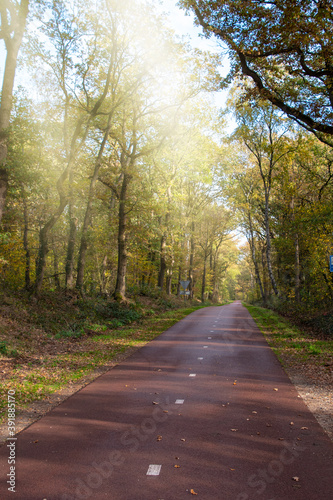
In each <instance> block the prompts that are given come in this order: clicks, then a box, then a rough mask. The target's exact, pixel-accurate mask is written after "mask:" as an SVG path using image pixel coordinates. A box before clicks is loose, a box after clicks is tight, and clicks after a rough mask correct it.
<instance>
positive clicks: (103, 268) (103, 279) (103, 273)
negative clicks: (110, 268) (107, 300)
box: [101, 255, 108, 293]
mask: <svg viewBox="0 0 333 500" xmlns="http://www.w3.org/2000/svg"><path fill="white" fill-rule="evenodd" d="M107 265H108V256H107V255H104V259H103V262H102V266H101V293H106V280H107V278H106V269H107Z"/></svg>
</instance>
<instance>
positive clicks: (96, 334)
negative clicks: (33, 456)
mask: <svg viewBox="0 0 333 500" xmlns="http://www.w3.org/2000/svg"><path fill="white" fill-rule="evenodd" d="M18 300H19V299H17V300H16V302H15V301H14V303H13V304H11V308H10V310H9V311H8V307H7V309H6V311H5V312H6V315H7V316H6V317H5V318H2V325H1V328H2V329H1V335H0V364H1V369H2V372H3V373H4V377H3V381H2V382H1V384H0V422H2V421H3V420H4V418H5V409H6V401H7V393H8V390H9V389H14V390H15V399H16V408H17V410H18V411H19V410H20V409H23V408H25V407H26V406H27V405H29V404H31V403H32V402H34V401H38V400H44V399H47V398H48V396H50V395H51V394H53V393H55V392H57V391H61V390H62V389H64V388H66V387H68V386H71V385H72V384H74V383H75V382H80V383H82V384H83V385H84V383H85V381H86V380H87V379H88V380H91V379H92V378H94V375H93V374H94V372H96V376H97V375H98V374H99V373H100V370H102V371H105V370H106V369H108V368H109V367H110V366H112V364H115V363H117V361H119V359H121V357H123V356H124V355H127V354H130V353H131V352H133V350H134V349H136V348H139V347H141V346H143V345H145V344H146V343H147V342H149V341H151V340H152V339H154V338H155V337H156V336H158V335H159V334H160V333H162V332H163V331H165V330H167V329H168V328H170V327H171V326H172V325H174V324H175V323H177V322H178V321H179V320H181V319H182V318H184V317H185V316H187V315H188V314H190V313H191V312H193V311H195V310H197V309H199V308H201V307H203V306H202V305H201V304H198V303H196V304H193V305H191V306H190V307H184V305H183V302H182V301H178V302H177V301H176V299H175V300H174V302H173V303H172V304H171V302H170V301H168V302H167V301H166V300H164V303H161V300H160V299H159V301H158V302H157V301H156V300H155V299H152V300H148V299H147V300H146V301H145V302H144V303H137V304H136V305H134V306H133V305H131V306H130V307H128V308H119V307H118V305H117V304H114V303H112V302H110V301H104V302H103V301H102V300H90V299H88V300H87V301H82V300H81V299H80V300H78V301H73V300H72V301H69V300H68V298H67V299H63V298H58V301H57V300H56V298H55V297H54V296H53V297H52V296H51V297H48V298H46V299H45V298H44V302H43V301H40V302H39V304H37V305H36V307H34V305H33V304H32V305H30V308H29V305H27V304H23V303H22V301H23V299H22V298H21V299H20V300H21V302H20V304H19V306H18ZM67 302H69V303H68V304H67ZM170 304H171V305H170ZM205 305H211V304H205ZM22 310H25V311H29V314H27V312H25V313H24V314H23V317H22V314H20V313H19V312H18V311H22ZM37 311H38V312H37ZM0 312H1V311H0ZM15 315H17V316H15ZM98 370H99V372H98ZM1 402H2V403H1Z"/></svg>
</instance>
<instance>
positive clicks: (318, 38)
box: [179, 0, 333, 145]
mask: <svg viewBox="0 0 333 500" xmlns="http://www.w3.org/2000/svg"><path fill="white" fill-rule="evenodd" d="M179 4H180V5H181V6H182V7H184V8H186V9H188V10H192V11H193V12H194V13H195V15H196V19H197V23H198V24H200V25H201V26H202V27H203V29H204V32H205V34H206V36H207V37H209V36H211V35H212V34H214V35H215V36H216V37H218V38H219V39H220V40H221V41H222V42H223V44H225V45H226V46H227V48H228V51H229V56H230V59H231V72H230V74H229V78H227V79H226V83H227V82H228V81H230V78H231V77H234V76H235V75H243V76H244V77H246V78H247V79H250V80H251V81H252V82H253V84H254V87H252V88H251V89H248V96H252V97H253V96H260V97H261V98H263V99H267V100H268V101H270V102H271V103H272V104H273V105H274V106H277V107H278V108H280V110H282V111H283V112H284V113H286V114H287V115H288V116H289V117H290V118H292V119H293V120H295V121H296V122H297V123H298V124H300V125H301V126H302V127H304V128H306V129H307V130H309V131H311V132H312V133H314V134H315V135H316V136H317V137H318V138H319V139H320V140H321V141H323V142H326V143H328V144H330V145H333V114H332V108H333V49H332V28H333V7H332V2H331V1H330V0H321V1H314V0H276V1H266V0H222V1H219V2H216V1H213V0H181V1H180V2H179Z"/></svg>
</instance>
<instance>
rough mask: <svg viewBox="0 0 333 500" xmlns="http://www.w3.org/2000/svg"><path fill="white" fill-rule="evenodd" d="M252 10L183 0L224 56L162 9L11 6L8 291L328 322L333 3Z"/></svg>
mask: <svg viewBox="0 0 333 500" xmlns="http://www.w3.org/2000/svg"><path fill="white" fill-rule="evenodd" d="M243 4H244V2H242V1H240V0H237V1H233V2H230V1H224V2H219V3H216V2H213V1H191V0H188V1H185V0H183V1H181V2H179V6H180V7H181V8H183V9H185V10H187V11H188V12H192V13H193V14H194V16H195V19H196V23H197V24H198V25H201V26H202V28H203V30H204V33H205V36H206V37H208V38H209V37H215V38H218V39H219V41H220V46H221V51H220V54H218V53H216V52H214V51H212V52H209V51H202V50H199V49H194V48H192V47H191V45H190V44H189V43H188V42H187V41H186V40H182V39H181V38H180V37H179V36H176V34H175V33H174V32H173V30H172V29H171V28H170V26H169V25H167V23H166V22H165V19H164V17H163V14H161V13H160V11H159V10H158V9H155V8H154V5H153V4H151V3H149V2H143V1H139V0H138V1H136V0H123V1H122V2H117V1H113V0H105V1H100V2H94V1H92V0H88V1H87V0H85V1H82V0H52V1H43V0H40V1H38V0H30V1H29V0H20V1H19V0H5V1H3V2H2V3H1V7H0V15H1V25H0V39H1V42H2V43H3V48H4V51H5V53H6V60H5V62H4V68H3V75H2V77H3V84H2V93H1V97H2V99H1V108H0V133H1V137H0V162H1V168H0V217H1V235H0V286H1V289H2V294H3V295H6V296H10V295H11V294H14V295H15V294H17V293H25V294H26V296H27V297H30V300H38V299H39V298H40V297H41V295H43V294H45V293H48V294H50V293H53V294H57V293H63V292H65V293H69V294H71V293H75V294H77V296H78V297H81V298H84V297H87V296H88V297H89V296H90V297H92V296H100V297H107V298H110V299H112V300H116V301H118V303H122V304H126V303H129V302H130V300H131V298H133V296H138V295H143V296H144V295H148V296H149V294H150V295H151V294H156V293H158V292H159V293H161V294H163V296H166V297H167V296H177V295H179V293H180V291H181V288H180V284H179V281H180V280H189V281H190V285H189V292H190V295H189V298H190V299H193V300H194V299H196V300H197V301H202V302H205V301H207V300H209V301H211V303H218V302H221V301H223V300H234V299H235V298H238V299H243V300H246V301H248V302H252V303H258V304H259V303H260V304H261V305H264V306H268V307H273V308H275V309H277V310H280V311H283V312H284V313H285V314H289V313H290V314H309V315H310V316H311V317H312V316H315V315H318V314H319V315H320V317H321V319H322V318H324V316H325V315H328V313H329V312H330V310H331V303H332V299H333V280H332V273H331V272H330V267H329V259H330V254H331V253H333V251H332V250H333V244H332V239H333V221H332V196H333V190H332V179H333V170H332V164H333V151H332V145H333V139H332V134H333V123H332V105H333V93H332V92H333V91H332V88H333V83H332V82H333V62H332V60H333V54H332V44H331V39H332V7H331V5H330V2H325V1H323V2H317V1H309V0H306V1H296V0H293V1H291V0H288V1H286V2H265V1H255V0H253V1H250V2H246V5H247V7H246V9H244V5H243ZM290 12H292V14H290ZM226 54H227V55H228V57H229V61H230V72H229V74H228V75H227V76H226V77H222V76H221V67H222V65H223V57H226ZM15 72H16V75H15ZM14 77H15V78H14ZM14 80H15V81H14ZM227 88H228V89H229V98H228V101H227V105H226V108H225V109H220V108H219V107H217V105H216V104H215V102H214V99H213V98H212V95H213V93H215V92H217V91H219V90H221V89H227ZM230 116H233V119H234V120H235V123H236V126H235V129H234V130H233V131H232V132H231V133H230V132H228V127H227V121H228V117H230ZM128 301H129V302H128ZM324 319H325V318H324Z"/></svg>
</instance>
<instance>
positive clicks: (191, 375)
mask: <svg viewBox="0 0 333 500" xmlns="http://www.w3.org/2000/svg"><path fill="white" fill-rule="evenodd" d="M196 376H197V374H196V373H190V374H189V377H196Z"/></svg>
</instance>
